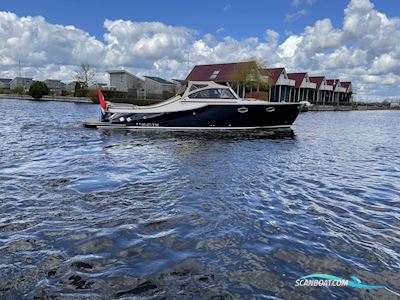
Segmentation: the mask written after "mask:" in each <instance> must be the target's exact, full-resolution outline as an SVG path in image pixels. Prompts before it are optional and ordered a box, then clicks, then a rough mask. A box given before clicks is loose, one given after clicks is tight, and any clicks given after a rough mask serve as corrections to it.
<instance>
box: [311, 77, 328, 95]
mask: <svg viewBox="0 0 400 300" xmlns="http://www.w3.org/2000/svg"><path fill="white" fill-rule="evenodd" d="M309 78H310V81H311V82H313V83H315V84H316V85H317V86H316V89H317V91H319V88H320V87H321V84H322V82H323V81H324V79H325V76H311V77H309Z"/></svg>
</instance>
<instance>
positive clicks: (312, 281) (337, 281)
mask: <svg viewBox="0 0 400 300" xmlns="http://www.w3.org/2000/svg"><path fill="white" fill-rule="evenodd" d="M350 278H351V279H352V280H348V279H344V278H341V277H337V276H333V275H328V274H311V275H307V276H303V277H300V278H299V279H297V280H296V284H295V286H350V287H354V288H357V289H384V288H385V286H383V285H366V284H362V283H361V280H360V279H358V278H357V277H355V276H350Z"/></svg>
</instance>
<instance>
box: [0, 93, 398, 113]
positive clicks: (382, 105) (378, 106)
mask: <svg viewBox="0 0 400 300" xmlns="http://www.w3.org/2000/svg"><path fill="white" fill-rule="evenodd" d="M0 99H15V100H31V101H59V102H73V103H87V104H98V101H96V100H93V99H92V98H91V97H74V96H53V95H49V96H43V97H42V98H41V99H35V98H33V97H31V96H29V95H18V94H0ZM109 101H110V102H120V103H130V104H136V105H150V104H154V103H158V102H161V101H163V100H159V99H109ZM351 110H400V106H395V107H391V105H390V103H386V102H378V103H353V104H352V105H317V104H314V105H312V106H311V107H309V108H308V111H351Z"/></svg>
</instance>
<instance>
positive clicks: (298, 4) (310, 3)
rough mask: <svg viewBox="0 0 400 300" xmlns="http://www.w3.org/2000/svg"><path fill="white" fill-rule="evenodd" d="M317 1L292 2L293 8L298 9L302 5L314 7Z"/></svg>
mask: <svg viewBox="0 0 400 300" xmlns="http://www.w3.org/2000/svg"><path fill="white" fill-rule="evenodd" d="M315 1H316V0H292V6H294V7H298V6H300V5H302V4H308V5H312V4H314V2H315Z"/></svg>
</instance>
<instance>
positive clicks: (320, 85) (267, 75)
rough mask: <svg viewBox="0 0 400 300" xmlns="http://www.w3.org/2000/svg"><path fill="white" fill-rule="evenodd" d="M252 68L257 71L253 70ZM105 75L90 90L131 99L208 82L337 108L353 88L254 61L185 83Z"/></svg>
mask: <svg viewBox="0 0 400 300" xmlns="http://www.w3.org/2000/svg"><path fill="white" fill-rule="evenodd" d="M254 66H256V67H257V68H255V69H254V68H253V67H254ZM254 70H256V72H257V74H255V73H254ZM108 74H109V78H110V81H109V83H108V84H105V83H96V84H94V85H92V86H90V87H89V89H96V88H97V87H98V86H100V87H101V88H102V89H103V90H111V91H118V92H126V93H127V94H128V96H129V97H131V98H140V99H166V98H168V97H170V96H172V95H173V94H174V93H175V92H176V90H178V89H179V87H180V86H181V85H182V84H183V83H184V82H186V81H210V80H211V81H215V82H217V83H220V84H224V85H230V86H232V87H234V88H235V89H236V92H237V94H238V95H240V96H241V97H255V98H260V99H264V100H268V101H271V102H281V101H287V102H298V101H309V102H311V103H314V104H323V105H324V104H326V105H332V104H336V105H337V104H345V103H351V102H352V95H353V87H352V84H351V82H349V81H341V80H339V79H328V78H326V77H325V76H323V75H320V76H311V75H309V74H308V73H306V72H301V73H287V72H286V69H285V68H283V67H281V68H259V67H258V66H257V64H256V63H255V62H254V61H249V62H235V63H224V64H208V65H196V66H195V67H194V68H193V69H192V70H191V72H190V73H189V75H188V76H187V77H186V79H185V80H177V79H173V80H172V81H168V80H165V79H163V78H160V77H155V76H143V78H141V77H139V76H136V75H134V74H132V73H130V72H128V71H126V70H112V71H108ZM255 77H257V78H258V79H259V80H262V81H263V82H265V83H266V84H265V85H264V86H262V87H261V86H256V87H255V85H254V84H251V83H252V82H251V81H252V78H255ZM32 82H33V79H32V78H25V77H16V78H14V79H2V78H0V88H6V89H7V88H8V89H11V90H16V89H17V88H22V89H23V90H24V91H25V92H26V91H28V90H29V87H30V85H31V84H32ZM45 83H46V85H47V86H48V88H49V89H50V91H51V93H52V94H54V95H60V94H61V93H62V91H66V92H68V93H74V91H75V88H76V84H77V81H73V82H71V83H69V84H65V83H63V82H62V81H60V80H55V79H47V80H45ZM260 91H261V93H260ZM254 92H257V93H254Z"/></svg>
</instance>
